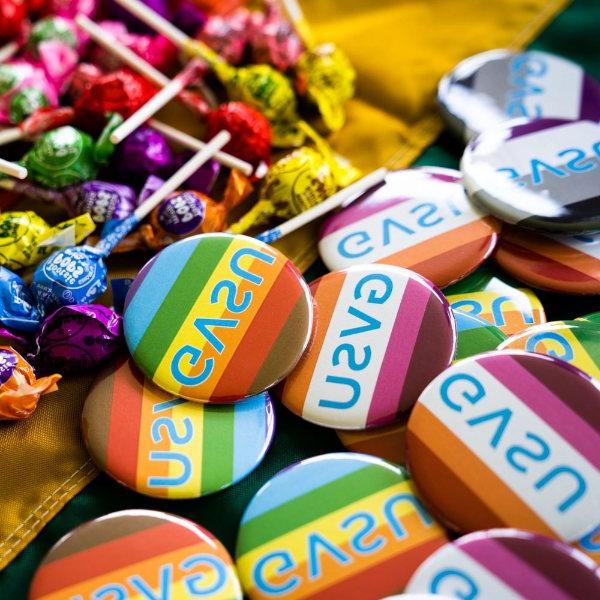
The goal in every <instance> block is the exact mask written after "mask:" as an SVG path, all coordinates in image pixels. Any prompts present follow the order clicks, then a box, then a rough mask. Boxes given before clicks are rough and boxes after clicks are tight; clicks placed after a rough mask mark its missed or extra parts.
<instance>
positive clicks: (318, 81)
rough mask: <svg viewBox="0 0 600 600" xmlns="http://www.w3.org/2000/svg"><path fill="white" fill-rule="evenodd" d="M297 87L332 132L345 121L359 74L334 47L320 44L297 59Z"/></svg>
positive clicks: (339, 127) (338, 128)
mask: <svg viewBox="0 0 600 600" xmlns="http://www.w3.org/2000/svg"><path fill="white" fill-rule="evenodd" d="M296 69H297V79H296V85H297V87H298V90H299V92H300V93H301V94H305V95H306V96H308V98H309V99H310V100H311V101H312V102H314V103H315V104H316V105H317V107H318V109H319V112H320V114H321V117H322V118H323V122H324V123H325V125H326V126H327V127H328V128H329V129H330V130H331V131H338V130H340V129H341V128H342V126H343V125H344V123H345V121H346V110H345V105H346V102H348V100H350V98H352V96H354V82H355V80H356V71H355V70H354V67H353V66H352V64H351V63H350V60H349V59H348V57H347V56H346V55H345V54H344V53H343V52H342V51H341V50H340V49H339V48H338V47H337V46H335V44H321V45H319V46H316V47H314V48H312V49H310V50H307V51H306V52H303V53H302V54H301V55H300V58H299V59H298V64H297V65H296Z"/></svg>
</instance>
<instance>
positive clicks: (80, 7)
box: [42, 0, 98, 19]
mask: <svg viewBox="0 0 600 600" xmlns="http://www.w3.org/2000/svg"><path fill="white" fill-rule="evenodd" d="M42 1H44V0H42ZM49 4H50V6H49V7H48V12H49V13H50V14H52V15H56V16H58V17H66V18H68V19H73V18H74V17H75V15H77V14H80V13H82V14H84V15H86V16H88V17H93V16H94V15H95V14H96V10H97V9H98V0H50V3H49Z"/></svg>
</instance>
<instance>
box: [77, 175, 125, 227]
mask: <svg viewBox="0 0 600 600" xmlns="http://www.w3.org/2000/svg"><path fill="white" fill-rule="evenodd" d="M67 195H68V197H69V208H70V209H71V211H72V212H73V215H82V214H83V213H90V215H91V217H92V219H93V220H94V222H95V223H105V222H106V221H109V220H111V219H124V218H125V217H128V216H129V215H130V214H131V213H132V212H133V211H134V209H135V206H136V200H137V198H136V196H137V194H136V193H135V190H134V189H133V188H132V187H130V186H128V185H123V184H119V183H109V182H108V181H86V182H85V183H83V184H81V185H79V186H77V187H76V188H71V189H70V190H69V191H68V193H67Z"/></svg>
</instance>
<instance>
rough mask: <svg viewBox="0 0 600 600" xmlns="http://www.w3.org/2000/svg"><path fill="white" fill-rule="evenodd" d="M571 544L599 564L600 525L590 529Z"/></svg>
mask: <svg viewBox="0 0 600 600" xmlns="http://www.w3.org/2000/svg"><path fill="white" fill-rule="evenodd" d="M573 546H574V547H575V548H576V549H577V550H581V552H583V553H584V554H587V555H588V556H589V557H590V558H591V559H592V560H594V561H595V562H596V564H597V565H598V566H600V525H598V527H596V528H595V529H593V530H592V531H590V532H589V533H588V534H587V535H584V536H583V537H582V538H581V539H580V540H578V541H577V542H576V543H575V544H573Z"/></svg>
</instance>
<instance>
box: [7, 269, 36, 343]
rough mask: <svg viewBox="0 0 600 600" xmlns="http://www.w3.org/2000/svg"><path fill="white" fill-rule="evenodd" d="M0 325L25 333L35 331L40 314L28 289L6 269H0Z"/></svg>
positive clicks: (16, 276) (17, 277)
mask: <svg viewBox="0 0 600 600" xmlns="http://www.w3.org/2000/svg"><path fill="white" fill-rule="evenodd" d="M0 323H2V324H3V325H4V326H5V327H8V328H9V329H14V330H16V331H24V332H27V333H32V332H35V331H37V329H38V328H39V326H40V314H39V312H38V310H37V309H36V307H35V300H34V298H33V295H32V294H31V292H30V291H29V288H28V287H27V285H26V283H25V282H24V281H23V280H22V279H21V278H20V277H19V276H18V275H17V274H15V273H13V272H12V271H10V270H9V269H7V268H6V267H0Z"/></svg>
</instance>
